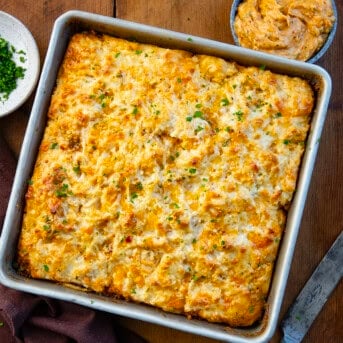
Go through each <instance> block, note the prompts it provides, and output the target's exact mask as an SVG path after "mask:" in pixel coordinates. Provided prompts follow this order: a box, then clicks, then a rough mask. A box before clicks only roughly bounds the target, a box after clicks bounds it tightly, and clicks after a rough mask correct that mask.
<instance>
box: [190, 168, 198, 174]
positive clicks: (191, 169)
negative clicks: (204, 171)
mask: <svg viewBox="0 0 343 343" xmlns="http://www.w3.org/2000/svg"><path fill="white" fill-rule="evenodd" d="M188 171H189V172H190V173H191V174H195V173H196V172H197V170H196V169H195V168H189V170H188Z"/></svg>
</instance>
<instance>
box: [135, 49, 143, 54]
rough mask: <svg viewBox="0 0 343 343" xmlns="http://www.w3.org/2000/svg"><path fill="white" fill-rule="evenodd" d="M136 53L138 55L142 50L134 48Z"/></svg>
mask: <svg viewBox="0 0 343 343" xmlns="http://www.w3.org/2000/svg"><path fill="white" fill-rule="evenodd" d="M135 52H136V55H140V54H141V53H142V52H143V51H142V50H136V51H135Z"/></svg>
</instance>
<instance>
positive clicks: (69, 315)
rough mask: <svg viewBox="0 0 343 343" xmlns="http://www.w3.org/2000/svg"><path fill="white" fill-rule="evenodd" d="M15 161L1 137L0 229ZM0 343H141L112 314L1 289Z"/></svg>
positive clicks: (139, 339)
mask: <svg viewBox="0 0 343 343" xmlns="http://www.w3.org/2000/svg"><path fill="white" fill-rule="evenodd" d="M15 167H16V160H15V159H14V157H13V156H12V154H11V152H10V150H9V148H8V146H7V145H6V143H5V141H4V140H3V139H2V137H1V135H0V228H2V225H3V220H4V216H5V212H6V208H7V202H8V197H9V194H10V190H11V185H12V181H13V177H14V173H15ZM0 342H1V343H12V342H27V343H60V342H61V343H62V342H63V343H67V342H68V343H71V342H80V343H93V342H94V343H107V342H108V343H131V342H132V343H143V342H145V341H144V340H143V339H142V338H140V337H139V336H137V335H136V334H134V333H133V332H131V331H129V330H127V329H125V328H123V327H121V326H119V325H117V324H116V320H115V317H114V316H113V315H111V314H108V313H104V312H100V311H95V310H92V309H88V308H85V307H82V306H79V305H76V304H72V303H67V302H63V301H59V300H53V299H49V298H46V297H41V296H36V295H31V294H26V293H23V292H18V291H15V290H12V289H9V288H6V287H4V286H2V285H0Z"/></svg>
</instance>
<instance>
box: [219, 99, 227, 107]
mask: <svg viewBox="0 0 343 343" xmlns="http://www.w3.org/2000/svg"><path fill="white" fill-rule="evenodd" d="M220 105H221V106H227V105H229V100H228V99H227V98H224V99H222V100H220Z"/></svg>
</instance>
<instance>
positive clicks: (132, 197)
mask: <svg viewBox="0 0 343 343" xmlns="http://www.w3.org/2000/svg"><path fill="white" fill-rule="evenodd" d="M136 198H138V194H137V193H135V192H134V193H131V197H130V201H131V202H132V203H133V201H134V200H135V199H136Z"/></svg>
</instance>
